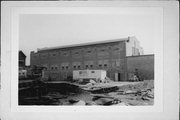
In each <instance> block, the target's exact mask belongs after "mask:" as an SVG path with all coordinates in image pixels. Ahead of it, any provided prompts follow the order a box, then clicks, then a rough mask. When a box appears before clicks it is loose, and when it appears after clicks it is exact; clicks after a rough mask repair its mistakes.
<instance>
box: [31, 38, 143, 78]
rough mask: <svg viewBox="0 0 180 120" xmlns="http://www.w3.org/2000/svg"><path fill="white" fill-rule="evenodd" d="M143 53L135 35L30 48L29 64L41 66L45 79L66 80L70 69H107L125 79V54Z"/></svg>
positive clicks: (108, 75)
mask: <svg viewBox="0 0 180 120" xmlns="http://www.w3.org/2000/svg"><path fill="white" fill-rule="evenodd" d="M142 54H143V49H142V48H141V47H140V45H139V41H138V40H137V39H136V38H135V37H128V38H122V39H115V40H108V41H102V42H92V43H87V44H77V45H71V46H62V47H52V48H42V49H38V51H37V52H34V51H32V52H31V56H30V64H31V66H34V65H36V66H44V67H45V68H46V70H45V73H44V76H45V78H46V79H48V78H50V79H52V80H66V79H68V78H70V77H72V76H73V75H72V73H73V70H84V69H90V70H106V71H107V77H109V78H110V79H112V80H115V81H125V80H127V60H126V59H127V56H138V55H142Z"/></svg>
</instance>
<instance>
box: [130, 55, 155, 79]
mask: <svg viewBox="0 0 180 120" xmlns="http://www.w3.org/2000/svg"><path fill="white" fill-rule="evenodd" d="M127 72H128V80H130V79H132V77H133V76H134V75H136V76H139V77H140V78H141V79H143V80H154V54H149V55H140V56H128V57H127Z"/></svg>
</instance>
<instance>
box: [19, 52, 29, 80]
mask: <svg viewBox="0 0 180 120" xmlns="http://www.w3.org/2000/svg"><path fill="white" fill-rule="evenodd" d="M25 67H26V55H25V54H24V53H23V52H22V51H21V50H20V51H19V79H23V78H26V77H27V70H25Z"/></svg>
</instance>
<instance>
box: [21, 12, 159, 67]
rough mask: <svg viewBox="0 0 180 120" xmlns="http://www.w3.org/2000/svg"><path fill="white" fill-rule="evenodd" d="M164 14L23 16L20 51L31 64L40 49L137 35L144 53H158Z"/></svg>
mask: <svg viewBox="0 0 180 120" xmlns="http://www.w3.org/2000/svg"><path fill="white" fill-rule="evenodd" d="M161 20H162V19H161V14H157V11H152V9H151V10H149V11H146V12H144V13H143V12H141V13H137V14H22V15H20V19H19V49H20V50H22V51H23V52H24V53H25V55H26V56H27V58H26V65H29V64H30V52H31V51H37V48H44V47H56V46H64V45H73V44H79V43H87V42H95V41H103V40H111V39H118V38H127V37H128V36H135V37H136V38H137V39H138V40H139V41H140V46H141V47H143V49H144V54H153V53H154V42H155V41H156V40H158V39H159V37H158V36H159V35H160V34H161V23H162V21H161Z"/></svg>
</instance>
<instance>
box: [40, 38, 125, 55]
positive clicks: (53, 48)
mask: <svg viewBox="0 0 180 120" xmlns="http://www.w3.org/2000/svg"><path fill="white" fill-rule="evenodd" d="M128 40H129V37H127V38H120V39H112V40H103V41H97V42H88V43H81V44H73V45H65V46H56V47H45V48H38V49H37V51H38V52H39V51H46V50H55V49H62V48H72V47H81V46H88V45H95V44H105V43H113V42H120V41H128Z"/></svg>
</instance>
